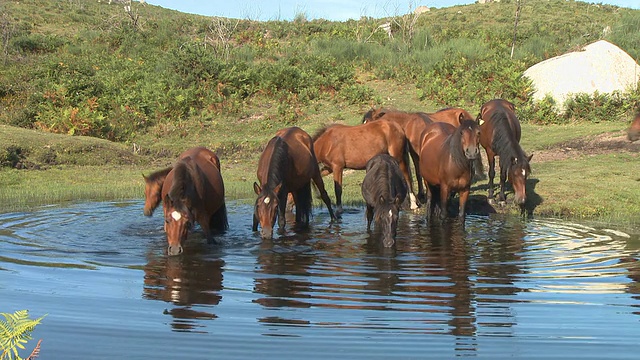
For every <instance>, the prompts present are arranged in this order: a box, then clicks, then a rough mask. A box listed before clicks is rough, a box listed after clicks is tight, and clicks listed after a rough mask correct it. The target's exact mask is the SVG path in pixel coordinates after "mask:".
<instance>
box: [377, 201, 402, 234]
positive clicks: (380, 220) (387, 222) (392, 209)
mask: <svg viewBox="0 0 640 360" xmlns="http://www.w3.org/2000/svg"><path fill="white" fill-rule="evenodd" d="M401 205H402V199H401V198H400V196H399V195H398V196H396V197H395V198H393V199H391V200H387V199H385V198H384V197H383V196H380V198H379V199H378V205H377V206H376V207H375V210H374V215H373V216H374V221H375V223H376V224H378V225H379V226H380V230H381V231H382V245H383V246H384V247H391V246H393V244H394V243H395V242H396V231H397V229H398V217H399V216H400V206H401Z"/></svg>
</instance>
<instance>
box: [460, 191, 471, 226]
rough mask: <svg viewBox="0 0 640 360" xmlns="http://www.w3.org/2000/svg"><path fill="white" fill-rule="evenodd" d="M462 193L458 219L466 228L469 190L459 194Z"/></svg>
mask: <svg viewBox="0 0 640 360" xmlns="http://www.w3.org/2000/svg"><path fill="white" fill-rule="evenodd" d="M459 193H460V205H459V207H458V219H460V222H461V223H462V227H463V228H464V219H465V216H466V211H465V210H466V205H467V200H468V199H469V189H464V190H462V191H460V192H459Z"/></svg>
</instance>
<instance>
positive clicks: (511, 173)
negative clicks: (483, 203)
mask: <svg viewBox="0 0 640 360" xmlns="http://www.w3.org/2000/svg"><path fill="white" fill-rule="evenodd" d="M477 120H478V123H479V124H480V144H482V147H483V148H484V149H485V151H486V153H487V160H488V161H489V195H488V198H489V201H490V202H493V201H494V194H493V186H494V185H493V184H494V183H493V180H494V177H495V156H496V155H497V156H498V157H499V158H500V193H499V195H498V201H499V203H504V202H505V199H506V198H505V194H504V187H505V182H506V180H507V179H508V180H509V182H510V183H511V185H512V187H513V191H514V193H515V195H514V201H515V203H516V204H518V205H519V206H520V208H521V210H524V203H525V201H526V200H527V194H526V182H527V177H528V176H529V174H530V173H531V166H530V162H531V158H532V157H533V155H530V156H527V154H526V153H525V152H524V150H522V147H521V146H520V137H521V129H520V122H519V121H518V117H517V116H516V113H515V105H514V104H512V103H511V102H509V101H507V100H503V99H493V100H490V101H488V102H486V103H485V104H484V105H482V107H481V108H480V114H479V115H478V118H477Z"/></svg>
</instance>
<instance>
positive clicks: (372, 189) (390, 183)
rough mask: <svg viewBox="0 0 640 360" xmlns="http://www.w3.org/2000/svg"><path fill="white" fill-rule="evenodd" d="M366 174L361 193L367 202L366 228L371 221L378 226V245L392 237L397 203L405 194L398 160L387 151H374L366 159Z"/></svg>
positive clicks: (387, 244)
mask: <svg viewBox="0 0 640 360" xmlns="http://www.w3.org/2000/svg"><path fill="white" fill-rule="evenodd" d="M366 170H367V174H366V175H365V177H364V180H362V197H363V198H364V200H365V202H366V204H367V211H366V215H367V230H371V221H372V220H374V222H375V224H376V226H378V227H380V228H381V230H382V245H383V246H385V247H390V246H392V245H393V244H394V243H395V241H396V230H397V228H398V216H399V214H400V207H401V205H402V203H403V202H404V199H405V197H406V196H407V186H406V185H405V183H404V179H403V175H402V172H401V171H400V167H399V165H398V162H397V161H396V160H395V159H394V158H392V157H391V156H389V155H388V154H378V155H376V156H374V157H373V158H372V159H371V160H369V161H368V162H367V167H366Z"/></svg>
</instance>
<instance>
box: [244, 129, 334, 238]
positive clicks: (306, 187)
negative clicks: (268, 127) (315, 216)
mask: <svg viewBox="0 0 640 360" xmlns="http://www.w3.org/2000/svg"><path fill="white" fill-rule="evenodd" d="M257 175H258V179H259V181H260V184H258V183H254V184H253V188H254V191H255V193H256V194H257V195H258V198H257V199H256V202H255V212H254V215H253V231H257V230H258V223H259V224H260V227H261V231H260V235H261V236H262V238H263V239H270V238H272V236H273V226H274V225H275V222H276V218H277V220H278V225H279V227H280V230H284V227H285V224H286V221H285V211H286V205H287V195H288V194H292V195H293V202H294V203H295V209H296V212H295V215H296V224H295V225H296V227H297V228H305V227H307V226H308V225H309V217H310V215H311V209H312V204H311V200H312V197H311V181H313V183H314V184H315V185H316V188H317V189H318V191H319V192H320V196H321V198H322V200H323V201H324V203H325V205H326V206H327V209H328V210H329V214H330V216H331V219H332V220H333V219H335V216H334V214H333V210H332V209H331V200H330V199H329V195H328V194H327V192H326V190H325V188H324V182H323V181H322V176H321V175H320V169H319V168H318V160H317V159H316V156H315V153H314V149H313V142H312V140H311V137H310V136H309V134H307V133H306V132H305V131H304V130H302V129H300V128H298V127H291V128H286V129H282V130H280V131H278V132H277V133H276V136H274V137H273V138H272V139H271V140H269V142H268V144H267V146H266V147H265V149H264V151H263V152H262V155H261V156H260V160H259V161H258V170H257Z"/></svg>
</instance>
